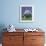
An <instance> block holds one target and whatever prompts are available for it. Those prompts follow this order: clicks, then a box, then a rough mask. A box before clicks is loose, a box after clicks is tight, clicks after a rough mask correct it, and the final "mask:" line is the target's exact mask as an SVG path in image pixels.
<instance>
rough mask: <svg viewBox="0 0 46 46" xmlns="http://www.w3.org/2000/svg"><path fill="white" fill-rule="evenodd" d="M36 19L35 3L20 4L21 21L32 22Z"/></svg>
mask: <svg viewBox="0 0 46 46" xmlns="http://www.w3.org/2000/svg"><path fill="white" fill-rule="evenodd" d="M33 19H34V7H33V5H21V6H20V22H32V21H33Z"/></svg>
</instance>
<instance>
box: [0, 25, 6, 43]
mask: <svg viewBox="0 0 46 46" xmlns="http://www.w3.org/2000/svg"><path fill="white" fill-rule="evenodd" d="M4 28H6V26H5V25H4V24H0V43H2V36H3V34H2V32H5V31H6V30H5V31H4V30H3V29H4Z"/></svg>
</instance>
